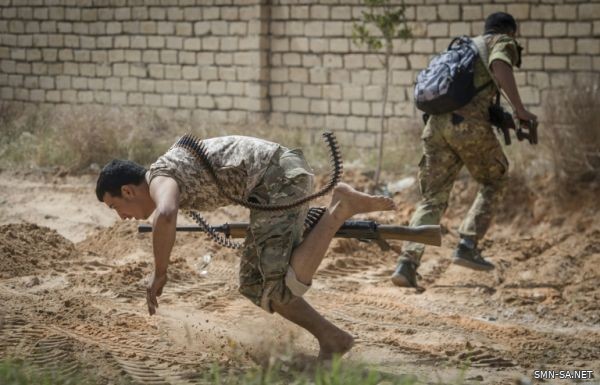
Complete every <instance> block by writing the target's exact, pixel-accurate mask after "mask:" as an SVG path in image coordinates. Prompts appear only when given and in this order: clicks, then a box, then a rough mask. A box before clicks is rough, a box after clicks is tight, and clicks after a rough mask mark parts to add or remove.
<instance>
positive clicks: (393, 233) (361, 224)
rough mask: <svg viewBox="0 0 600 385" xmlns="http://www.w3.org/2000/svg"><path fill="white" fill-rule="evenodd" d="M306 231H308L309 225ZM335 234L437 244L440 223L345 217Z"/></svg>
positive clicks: (241, 229) (236, 227)
mask: <svg viewBox="0 0 600 385" xmlns="http://www.w3.org/2000/svg"><path fill="white" fill-rule="evenodd" d="M211 229H212V230H214V231H215V232H218V233H221V234H223V235H224V236H225V237H227V238H244V237H245V236H246V232H247V230H248V223H244V222H242V223H225V224H223V225H220V226H211ZM176 230H177V231H193V232H206V230H205V229H204V228H202V227H200V226H177V228H176ZM151 231H152V226H150V225H139V226H138V232H140V233H148V232H151ZM308 231H311V229H309V230H308ZM335 237H336V238H355V239H358V240H360V241H364V242H371V241H373V242H375V243H376V244H377V245H378V246H379V247H380V248H381V249H382V250H384V251H385V250H389V249H390V245H389V244H388V243H387V242H386V240H387V239H397V240H405V241H411V242H418V243H423V244H426V245H433V246H440V245H441V244H442V236H441V231H440V226H437V225H424V226H415V227H409V226H399V225H383V224H379V223H377V222H375V221H346V222H344V224H343V225H342V227H340V229H339V230H338V231H337V233H336V234H335Z"/></svg>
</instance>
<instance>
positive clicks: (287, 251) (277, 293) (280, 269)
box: [239, 149, 313, 312]
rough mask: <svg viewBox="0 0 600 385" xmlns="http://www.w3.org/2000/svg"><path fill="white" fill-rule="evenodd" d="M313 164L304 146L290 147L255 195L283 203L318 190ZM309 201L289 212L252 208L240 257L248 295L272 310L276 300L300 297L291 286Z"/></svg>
mask: <svg viewBox="0 0 600 385" xmlns="http://www.w3.org/2000/svg"><path fill="white" fill-rule="evenodd" d="M312 186H313V174H312V169H311V168H310V166H309V165H308V163H307V162H306V160H305V159H304V156H303V154H302V151H300V150H285V149H283V150H282V151H280V152H278V153H277V154H275V156H273V160H272V161H271V164H270V165H269V167H268V168H267V171H266V172H265V175H264V177H263V178H262V180H261V182H260V183H259V184H258V185H257V186H256V187H255V188H254V189H253V190H252V192H251V194H250V198H249V199H250V200H252V201H254V202H258V203H263V204H282V203H288V202H291V201H294V200H297V199H299V198H302V197H304V196H306V195H308V194H310V193H311V192H312ZM307 212H308V203H305V204H303V205H301V206H298V207H295V208H293V209H291V210H286V211H261V210H250V229H249V231H248V234H247V236H246V240H245V243H244V247H243V249H242V257H241V261H240V287H239V291H240V293H241V294H242V295H244V296H245V297H247V298H248V299H250V300H251V301H252V302H253V303H254V304H255V305H257V306H260V307H262V308H263V309H265V310H266V311H268V312H272V311H273V310H272V308H271V302H272V301H275V302H278V303H282V304H285V303H288V302H289V301H290V300H292V299H293V298H294V294H293V293H292V290H290V288H289V287H288V286H287V285H286V274H288V269H289V263H290V257H291V255H292V252H293V250H294V249H295V248H296V246H298V245H299V244H300V242H301V241H302V235H303V233H304V219H305V218H306V214H307Z"/></svg>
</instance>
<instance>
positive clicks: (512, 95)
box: [491, 60, 537, 120]
mask: <svg viewBox="0 0 600 385" xmlns="http://www.w3.org/2000/svg"><path fill="white" fill-rule="evenodd" d="M491 69H492V73H493V74H494V77H495V78H496V81H497V82H498V85H499V86H500V88H502V90H503V91H504V92H505V93H506V96H507V97H508V100H510V102H511V104H512V105H513V107H514V108H515V110H516V111H515V112H516V114H517V117H518V118H519V119H521V120H537V116H535V115H534V114H532V113H531V112H529V111H527V110H526V109H525V107H524V106H523V102H522V101H521V96H520V95H519V90H518V88H517V82H516V81H515V76H514V74H513V70H512V67H511V66H510V65H509V64H508V63H506V62H504V61H502V60H494V61H493V62H492V65H491Z"/></svg>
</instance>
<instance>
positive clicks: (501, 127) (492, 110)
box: [488, 98, 538, 146]
mask: <svg viewBox="0 0 600 385" xmlns="http://www.w3.org/2000/svg"><path fill="white" fill-rule="evenodd" d="M488 111H489V114H490V122H491V123H492V126H494V127H496V129H498V132H502V134H503V135H504V144H506V145H507V146H508V145H510V143H511V140H510V130H511V129H512V130H515V131H516V133H517V139H518V140H519V141H521V140H523V139H527V140H528V141H529V143H530V144H537V142H538V135H537V126H538V122H537V120H520V119H519V127H517V126H516V125H515V121H514V119H513V117H512V115H511V114H509V113H508V112H506V111H505V110H504V108H502V106H501V105H500V100H499V99H498V98H497V99H496V103H495V104H492V105H491V106H490V107H489V109H488Z"/></svg>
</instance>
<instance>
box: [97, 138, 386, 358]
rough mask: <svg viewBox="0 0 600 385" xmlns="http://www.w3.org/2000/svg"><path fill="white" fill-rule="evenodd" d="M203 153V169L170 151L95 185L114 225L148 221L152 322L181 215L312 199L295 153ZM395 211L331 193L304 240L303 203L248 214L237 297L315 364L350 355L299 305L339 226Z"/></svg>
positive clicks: (223, 146)
mask: <svg viewBox="0 0 600 385" xmlns="http://www.w3.org/2000/svg"><path fill="white" fill-rule="evenodd" d="M202 144H203V147H204V149H205V154H206V159H205V161H202V160H201V159H199V158H198V157H197V156H195V155H194V154H193V152H192V151H190V150H189V148H184V147H181V146H178V145H177V144H176V145H174V146H173V147H171V149H170V150H169V151H168V152H167V153H165V154H164V155H163V156H161V157H160V158H159V159H158V160H157V161H156V162H155V163H154V164H152V165H151V166H150V169H149V170H146V169H145V168H144V167H142V166H140V165H139V164H136V163H134V162H131V161H126V160H113V161H111V162H110V163H108V164H107V165H106V166H105V167H104V168H103V169H102V171H101V173H100V175H99V177H98V181H97V186H96V196H97V198H98V200H100V201H101V202H104V203H105V204H106V205H107V206H108V207H109V208H111V209H114V210H116V212H117V213H118V215H119V216H120V217H121V219H127V218H136V219H146V218H148V217H149V216H150V215H151V214H152V213H153V212H154V217H153V229H154V230H153V233H152V245H153V253H154V267H155V271H154V275H153V277H152V279H151V282H150V283H149V285H148V288H147V304H148V311H149V313H150V315H152V314H155V312H156V308H158V301H157V297H159V296H160V295H161V293H162V291H163V288H164V286H165V284H166V282H167V268H168V265H169V256H170V254H171V250H172V248H173V244H174V242H175V234H176V221H177V213H178V211H179V210H180V209H182V210H185V209H190V210H191V209H194V210H215V209H217V208H218V207H221V206H225V205H229V204H231V200H230V199H229V198H227V197H226V195H229V196H234V197H241V198H242V199H243V200H244V201H248V202H254V203H258V204H268V205H277V204H286V203H289V202H291V201H297V200H298V199H300V198H303V197H306V196H307V195H309V194H310V193H311V192H312V189H313V174H312V170H311V168H310V167H309V165H308V163H307V162H306V160H305V158H304V156H303V154H302V152H301V151H300V150H288V149H287V148H285V147H283V146H281V145H279V144H276V143H272V142H268V141H265V140H261V139H256V138H250V137H245V136H224V137H218V138H212V139H206V140H203V141H202ZM207 163H209V164H210V165H209V166H207ZM209 168H212V169H213V171H214V174H212V175H211V172H210V171H209ZM215 174H216V176H217V177H218V178H217V179H218V181H217V180H216V179H215ZM219 185H220V186H219ZM394 207H395V206H394V203H393V201H392V200H391V199H389V198H385V197H379V196H372V195H367V194H363V193H361V192H358V191H356V190H355V189H353V188H352V187H350V186H348V185H346V184H342V183H339V184H337V185H336V186H335V188H334V189H333V195H332V198H331V202H330V204H329V206H328V207H327V209H326V211H325V212H324V214H323V215H322V217H321V218H320V220H319V221H318V223H317V224H316V225H315V227H313V229H312V230H311V231H310V232H309V233H308V235H306V236H305V237H304V239H303V230H304V219H305V217H306V215H307V210H308V203H304V204H302V205H300V206H296V207H294V208H292V209H289V210H283V211H263V210H258V209H252V210H250V227H249V231H248V235H247V237H246V239H245V242H244V245H243V248H242V252H241V262H240V273H239V278H240V286H239V291H240V292H241V294H243V295H244V296H246V297H247V298H248V299H250V300H251V301H252V302H253V303H254V304H255V305H257V306H260V307H261V308H263V309H264V310H266V311H268V312H271V313H272V312H276V313H278V314H280V315H281V316H283V317H285V318H286V319H288V320H289V321H291V322H293V323H295V324H297V325H299V326H301V327H303V328H304V329H306V330H307V331H309V332H310V333H311V334H312V335H314V336H315V337H316V339H317V340H318V342H319V347H320V352H319V359H322V360H328V359H331V358H332V357H333V355H335V354H338V355H341V354H344V353H345V352H347V351H348V350H349V349H350V348H351V347H352V344H353V337H352V336H351V335H350V334H348V333H347V332H345V331H343V330H342V329H340V328H338V327H337V326H335V325H333V324H332V323H331V322H329V321H327V320H326V319H325V318H324V317H323V316H322V315H321V314H319V313H318V312H317V311H316V310H315V309H314V308H312V307H311V305H309V304H308V302H306V301H305V300H304V299H303V298H302V296H303V294H304V293H305V292H306V291H307V290H308V289H309V287H310V285H311V282H312V278H313V275H314V274H315V272H316V270H317V268H318V267H319V264H320V263H321V261H322V259H323V256H324V255H325V252H326V250H327V248H328V246H329V243H330V242H331V239H332V238H333V236H334V235H335V233H336V231H337V230H338V229H339V228H340V226H341V225H342V224H343V223H344V221H345V220H347V219H348V218H350V217H352V216H353V215H355V214H359V213H367V212H372V211H381V210H393V209H394Z"/></svg>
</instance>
